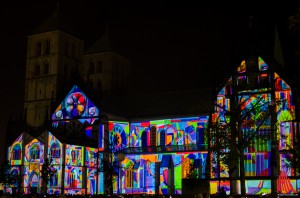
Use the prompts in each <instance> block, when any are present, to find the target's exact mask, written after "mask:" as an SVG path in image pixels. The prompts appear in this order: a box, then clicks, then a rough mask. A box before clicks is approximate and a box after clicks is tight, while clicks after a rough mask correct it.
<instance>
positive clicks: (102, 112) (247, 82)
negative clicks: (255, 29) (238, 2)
mask: <svg viewBox="0 0 300 198" xmlns="http://www.w3.org/2000/svg"><path fill="white" fill-rule="evenodd" d="M84 44H85V43H84V41H83V40H82V39H81V38H80V37H78V36H77V35H76V34H75V33H74V32H72V30H71V29H70V28H69V27H68V25H67V23H65V22H64V21H63V20H62V19H61V17H60V13H59V11H58V10H57V11H56V12H54V13H53V15H51V16H50V17H49V18H48V19H46V20H45V21H44V22H43V23H42V24H40V26H38V27H37V28H36V29H35V30H34V31H33V32H32V34H31V35H29V36H28V47H27V57H26V78H25V100H24V112H25V121H26V123H27V125H26V127H24V128H23V129H22V131H15V133H18V136H17V137H15V139H13V140H12V141H11V142H10V145H9V147H8V154H7V156H8V160H9V162H10V164H11V167H12V169H11V172H12V173H17V174H20V175H22V183H21V186H18V185H17V184H14V186H13V187H11V188H8V189H6V191H8V192H12V191H14V190H16V191H20V192H24V193H26V194H28V193H42V192H47V193H49V194H90V195H97V194H149V195H173V194H176V195H185V194H189V193H194V194H197V193H202V194H203V193H206V194H216V193H217V192H218V191H219V189H221V188H224V189H225V191H226V193H227V194H228V195H229V194H244V195H245V194H246V195H261V194H271V193H279V194H293V193H298V192H299V190H300V179H299V172H298V171H297V169H296V168H295V167H294V166H293V165H291V164H292V161H293V160H292V158H293V154H292V150H293V148H294V147H295V146H296V144H297V142H298V139H299V127H298V122H297V118H296V114H297V113H296V110H297V108H296V98H295V97H294V95H293V92H292V88H291V86H290V85H289V84H288V83H287V82H286V81H285V80H284V79H283V78H282V77H281V76H280V74H279V73H277V71H276V68H275V67H274V63H273V61H271V60H269V59H268V58H267V57H264V56H263V55H252V54H251V55H249V56H248V57H246V58H245V59H241V60H240V64H238V65H236V70H235V71H234V72H233V74H232V75H231V76H230V77H229V78H228V79H226V81H225V82H224V84H222V86H220V87H219V88H217V91H216V93H214V94H215V95H214V97H213V98H211V93H203V90H202V94H199V93H198V92H197V91H187V92H184V93H164V94H165V95H163V96H161V95H160V96H155V95H149V96H146V97H144V98H143V102H144V104H140V103H138V102H137V101H136V98H130V97H127V94H128V93H129V90H130V85H131V82H130V79H131V75H132V66H131V62H130V60H129V59H128V58H126V57H124V56H122V55H121V54H119V53H118V52H117V51H115V50H114V48H113V46H112V44H111V40H110V36H109V31H108V30H106V31H105V32H104V34H103V35H102V37H101V38H100V39H99V40H98V41H96V42H95V43H94V45H92V46H90V47H89V48H87V49H85V47H84ZM268 61H269V62H268ZM176 94H177V95H176ZM183 95H184V97H183ZM199 95H200V96H201V97H199ZM203 95H206V98H205V96H203ZM207 95H209V96H207ZM187 96H191V98H193V102H191V101H187V102H185V101H186V98H189V97H187ZM180 97H182V100H181V98H180ZM157 98H159V99H160V100H159V103H162V105H164V106H166V108H164V109H159V107H156V106H155V105H154V104H155V102H156V103H158V102H157V100H158V99H157ZM173 98H176V99H177V100H178V101H179V100H180V101H181V103H178V101H173V102H172V99H173ZM183 98H185V99H183ZM163 99H168V100H166V101H164V100H163ZM148 100H151V101H152V103H151V102H149V103H148ZM173 103H174V104H173ZM183 103H184V104H183ZM145 104H148V105H150V104H151V105H152V106H150V107H147V105H145ZM145 109H146V110H147V111H146V110H145ZM48 161H49V162H50V167H51V170H52V171H53V172H52V174H51V176H50V178H49V180H48V181H46V182H45V181H43V179H42V168H43V165H44V164H45V163H46V162H48ZM193 179H196V181H197V182H195V183H194V185H196V188H195V189H194V190H193V192H189V190H188V188H187V186H186V182H187V180H193ZM206 184H207V185H206ZM197 185H199V186H198V187H197ZM200 186H201V187H200ZM203 186H205V187H203ZM197 189H198V190H197Z"/></svg>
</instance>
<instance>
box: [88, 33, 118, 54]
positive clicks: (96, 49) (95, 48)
mask: <svg viewBox="0 0 300 198" xmlns="http://www.w3.org/2000/svg"><path fill="white" fill-rule="evenodd" d="M107 51H114V48H113V44H112V40H111V38H110V35H109V33H108V28H106V31H105V33H104V35H102V36H101V37H100V39H98V40H97V41H96V42H95V43H94V44H93V45H92V46H91V47H89V48H88V49H87V50H86V52H85V54H95V53H100V52H107Z"/></svg>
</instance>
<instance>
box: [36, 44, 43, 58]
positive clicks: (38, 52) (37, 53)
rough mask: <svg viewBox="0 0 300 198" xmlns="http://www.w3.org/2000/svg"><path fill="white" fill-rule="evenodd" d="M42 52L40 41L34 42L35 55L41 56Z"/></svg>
mask: <svg viewBox="0 0 300 198" xmlns="http://www.w3.org/2000/svg"><path fill="white" fill-rule="evenodd" d="M41 52H42V44H41V42H37V44H36V56H41Z"/></svg>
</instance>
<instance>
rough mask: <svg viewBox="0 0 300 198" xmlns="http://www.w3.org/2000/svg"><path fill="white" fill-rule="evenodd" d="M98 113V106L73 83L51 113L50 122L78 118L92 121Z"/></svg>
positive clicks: (81, 120) (82, 120)
mask: <svg viewBox="0 0 300 198" xmlns="http://www.w3.org/2000/svg"><path fill="white" fill-rule="evenodd" d="M99 113H100V111H99V109H98V107H96V106H95V105H94V103H93V102H92V101H91V100H90V99H89V98H88V97H87V96H86V94H84V93H83V92H82V91H81V89H80V88H79V87H78V86H77V85H74V86H73V88H72V89H71V90H70V91H69V93H68V94H67V96H66V97H65V99H64V100H63V101H62V102H61V103H60V104H59V105H58V107H57V108H56V110H55V112H54V113H52V122H53V123H55V122H59V121H65V120H73V119H78V120H79V121H80V122H82V123H84V122H85V121H87V122H89V123H93V122H94V121H95V119H96V118H97V117H98V116H99Z"/></svg>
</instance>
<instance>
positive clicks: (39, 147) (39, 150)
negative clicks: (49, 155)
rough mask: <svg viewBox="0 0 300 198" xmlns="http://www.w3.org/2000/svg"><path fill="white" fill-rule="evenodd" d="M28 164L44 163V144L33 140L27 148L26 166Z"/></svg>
mask: <svg viewBox="0 0 300 198" xmlns="http://www.w3.org/2000/svg"><path fill="white" fill-rule="evenodd" d="M28 163H40V164H43V163H44V144H43V143H41V142H40V141H38V139H33V140H32V141H31V142H29V143H28V144H27V145H26V146H25V156H24V164H25V165H28Z"/></svg>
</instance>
